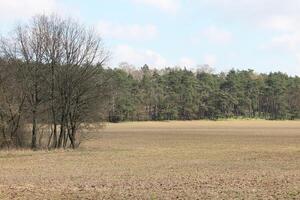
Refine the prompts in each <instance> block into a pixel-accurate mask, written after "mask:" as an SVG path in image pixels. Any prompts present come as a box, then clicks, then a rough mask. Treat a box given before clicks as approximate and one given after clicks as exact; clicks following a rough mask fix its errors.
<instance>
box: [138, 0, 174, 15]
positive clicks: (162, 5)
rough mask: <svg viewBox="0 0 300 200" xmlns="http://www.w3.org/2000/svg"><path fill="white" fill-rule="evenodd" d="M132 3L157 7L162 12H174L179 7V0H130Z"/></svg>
mask: <svg viewBox="0 0 300 200" xmlns="http://www.w3.org/2000/svg"><path fill="white" fill-rule="evenodd" d="M132 1H133V2H134V3H138V4H144V5H147V6H152V7H155V8H158V9H160V10H162V11H164V12H168V13H176V12H177V11H178V10H179V9H180V0H132Z"/></svg>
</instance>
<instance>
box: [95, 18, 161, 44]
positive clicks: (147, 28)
mask: <svg viewBox="0 0 300 200" xmlns="http://www.w3.org/2000/svg"><path fill="white" fill-rule="evenodd" d="M97 28H98V31H99V32H100V34H101V35H102V36H103V37H104V38H113V39H126V40H150V39H154V38H155V37H157V35H158V30H157V28H156V26H154V25H138V24H132V25H126V24H120V23H112V22H109V21H100V22H99V23H98V26H97Z"/></svg>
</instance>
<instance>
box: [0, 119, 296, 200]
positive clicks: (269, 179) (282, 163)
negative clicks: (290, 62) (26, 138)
mask: <svg viewBox="0 0 300 200" xmlns="http://www.w3.org/2000/svg"><path fill="white" fill-rule="evenodd" d="M85 138H86V140H85V141H84V142H83V143H82V145H81V147H80V149H78V150H75V151H50V152H47V151H38V152H32V151H28V150H26V151H10V152H7V151H2V152H0V199H21V200H23V199H28V200H29V199H300V122H299V121H295V122H294V121H281V122H277V121H263V120H261V121H260V120H250V121H218V122H210V121H190V122H134V123H121V124H107V126H106V128H104V129H102V130H99V131H95V132H90V133H88V134H87V135H86V136H85Z"/></svg>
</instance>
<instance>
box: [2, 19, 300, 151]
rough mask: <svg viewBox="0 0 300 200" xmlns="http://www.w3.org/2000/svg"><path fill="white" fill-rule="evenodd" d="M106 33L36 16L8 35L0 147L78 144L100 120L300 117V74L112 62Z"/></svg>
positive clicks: (4, 50)
mask: <svg viewBox="0 0 300 200" xmlns="http://www.w3.org/2000/svg"><path fill="white" fill-rule="evenodd" d="M108 58H109V54H108V53H107V51H106V50H105V49H104V45H103V43H102V40H101V38H100V37H99V35H98V34H97V33H96V32H95V31H93V30H92V29H88V28H86V27H85V26H83V25H81V24H79V23H78V22H76V21H74V20H72V19H64V18H60V17H58V16H54V15H51V16H45V15H41V16H36V17H34V18H33V19H32V20H31V21H30V22H29V23H28V24H22V25H19V26H17V27H16V29H14V30H13V31H12V33H11V34H10V35H8V36H7V37H2V38H1V41H0V147H2V148H25V147H31V148H32V149H38V148H48V149H57V148H77V147H78V146H79V145H80V133H81V132H82V127H84V126H87V125H88V124H91V123H93V122H95V124H96V123H98V122H103V121H108V122H121V121H145V120H154V121H158V120H196V119H210V120H216V119H221V118H238V117H241V118H263V119H270V120H278V119H280V120H283V119H288V120H294V119H298V118H300V78H299V77H291V76H288V75H286V74H284V73H280V72H277V73H269V74H259V73H256V72H254V71H253V70H231V71H229V72H228V73H213V72H212V71H211V70H210V68H208V67H202V68H199V69H198V70H196V71H192V70H189V69H188V68H165V69H161V70H158V69H150V68H149V66H147V65H145V66H143V67H142V68H140V69H136V68H134V67H132V66H130V65H128V64H126V63H122V64H120V66H119V68H109V67H107V66H106V65H105V64H106V63H107V60H108Z"/></svg>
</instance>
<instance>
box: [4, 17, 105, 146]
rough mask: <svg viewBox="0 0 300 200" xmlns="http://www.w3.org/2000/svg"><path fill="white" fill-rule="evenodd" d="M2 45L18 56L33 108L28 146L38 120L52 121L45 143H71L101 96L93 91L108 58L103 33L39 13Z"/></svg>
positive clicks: (7, 52) (34, 140)
mask: <svg viewBox="0 0 300 200" xmlns="http://www.w3.org/2000/svg"><path fill="white" fill-rule="evenodd" d="M1 50H2V56H4V57H6V58H9V59H12V60H18V61H19V62H18V63H19V66H18V69H19V72H18V73H19V77H20V79H21V83H22V84H21V85H22V89H23V91H24V92H25V94H26V95H25V96H26V102H27V104H28V106H29V108H30V112H31V124H32V142H31V147H32V149H36V148H37V136H38V130H37V124H38V123H42V122H43V123H48V124H51V130H52V131H51V134H50V138H49V141H48V146H49V148H50V147H53V148H61V147H66V146H67V143H68V140H69V141H70V143H71V146H72V147H73V148H75V146H76V145H75V144H76V141H75V140H76V133H77V129H78V127H80V124H81V123H82V122H84V121H85V117H84V116H85V115H86V112H85V111H87V110H89V107H90V106H92V105H91V103H90V102H94V103H95V99H97V98H98V96H99V95H98V94H96V95H95V94H91V93H93V92H95V90H97V88H98V87H99V84H98V82H97V81H98V79H99V70H101V69H102V66H103V64H104V63H105V61H106V60H107V58H108V54H107V53H106V51H105V50H104V48H103V45H102V40H101V38H100V37H99V36H98V35H97V33H96V32H94V31H93V30H92V29H87V28H86V27H84V26H83V25H80V24H79V23H77V22H75V21H74V20H72V19H63V18H60V17H58V16H55V15H51V16H45V15H38V16H35V17H34V18H33V19H32V21H31V22H30V23H29V24H25V25H19V26H18V27H17V28H16V30H15V31H14V34H13V36H12V37H9V38H6V39H5V40H2V42H1ZM45 112H46V113H48V117H47V118H46V119H45V117H44V115H45ZM83 113H85V114H84V115H83ZM58 132H59V133H58Z"/></svg>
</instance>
